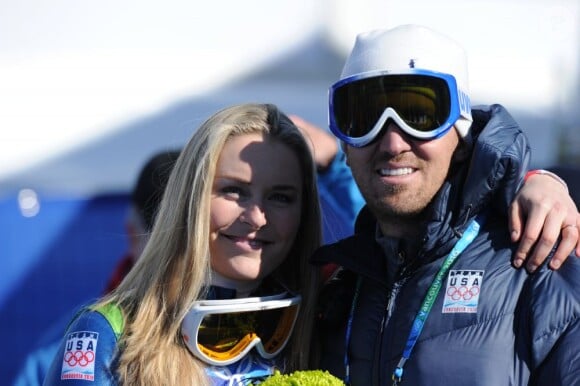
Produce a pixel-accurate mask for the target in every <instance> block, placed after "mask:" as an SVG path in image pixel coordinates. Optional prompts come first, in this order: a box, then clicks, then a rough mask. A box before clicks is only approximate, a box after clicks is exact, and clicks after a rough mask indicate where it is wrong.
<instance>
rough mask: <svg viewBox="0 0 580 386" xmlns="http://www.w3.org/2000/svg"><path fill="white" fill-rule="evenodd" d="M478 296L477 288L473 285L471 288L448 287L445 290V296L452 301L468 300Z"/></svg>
mask: <svg viewBox="0 0 580 386" xmlns="http://www.w3.org/2000/svg"><path fill="white" fill-rule="evenodd" d="M477 295H479V286H478V285H474V286H471V287H469V288H468V287H466V286H461V287H455V286H452V287H448V288H447V296H449V297H450V298H451V299H453V300H460V299H463V300H470V299H472V298H474V297H475V296H477Z"/></svg>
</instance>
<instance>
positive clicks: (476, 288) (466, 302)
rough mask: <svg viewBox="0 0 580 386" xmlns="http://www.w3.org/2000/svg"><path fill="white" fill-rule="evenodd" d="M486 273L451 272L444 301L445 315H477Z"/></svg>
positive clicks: (475, 271) (476, 271) (477, 271)
mask: <svg viewBox="0 0 580 386" xmlns="http://www.w3.org/2000/svg"><path fill="white" fill-rule="evenodd" d="M483 273H484V271H479V270H473V271H468V270H451V271H449V275H448V276H447V288H445V298H444V300H443V311H442V312H443V313H444V314H449V313H476V312H477V304H478V303H479V292H480V289H481V283H482V282H483Z"/></svg>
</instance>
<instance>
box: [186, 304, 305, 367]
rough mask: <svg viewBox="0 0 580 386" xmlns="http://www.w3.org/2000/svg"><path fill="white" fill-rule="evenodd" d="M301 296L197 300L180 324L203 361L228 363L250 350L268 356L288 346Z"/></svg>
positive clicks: (217, 364) (194, 350)
mask: <svg viewBox="0 0 580 386" xmlns="http://www.w3.org/2000/svg"><path fill="white" fill-rule="evenodd" d="M300 301H301V297H300V296H299V295H297V296H291V295H289V294H287V293H283V294H279V295H274V296H265V297H253V298H241V299H226V300H202V301H196V302H195V303H194V304H193V306H192V307H191V310H190V311H189V312H188V314H187V315H186V316H185V319H184V320H183V322H182V324H181V335H182V336H183V339H184V341H185V343H186V345H187V347H188V348H189V351H191V353H192V354H193V355H195V356H196V357H197V358H199V359H201V360H202V361H204V362H206V363H208V364H210V365H216V366H225V365H228V364H230V363H234V362H236V361H238V360H240V359H242V358H243V357H244V356H245V355H246V354H247V353H248V352H249V351H250V350H251V349H253V348H255V349H256V351H257V352H258V353H259V354H260V355H261V356H262V357H263V358H265V359H271V358H274V357H276V356H277V355H278V354H279V353H280V352H281V351H282V350H283V349H284V347H285V346H286V344H287V343H288V340H289V339H290V336H291V335H292V330H293V328H294V324H295V323H296V318H297V316H298V310H299V308H300Z"/></svg>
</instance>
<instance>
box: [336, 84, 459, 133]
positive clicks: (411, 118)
mask: <svg viewBox="0 0 580 386" xmlns="http://www.w3.org/2000/svg"><path fill="white" fill-rule="evenodd" d="M331 103H332V111H331V114H333V117H334V125H335V129H338V130H339V131H340V132H341V133H342V134H343V135H345V136H347V137H351V138H359V137H362V136H364V135H365V134H367V133H368V132H369V131H370V130H371V129H372V128H373V126H374V125H375V124H376V123H377V121H378V120H379V118H380V117H381V115H382V114H383V112H384V111H385V109H386V108H387V107H391V108H392V109H394V110H395V111H396V113H397V114H398V115H399V117H400V118H401V119H402V120H403V121H404V122H405V123H406V124H407V125H408V126H410V127H411V128H413V129H415V130H418V131H421V132H426V133H427V132H431V131H433V132H436V131H437V129H438V128H440V127H441V126H442V125H443V124H445V122H446V121H447V119H448V118H449V115H450V113H451V97H450V92H449V86H448V85H447V82H446V81H445V80H444V79H441V78H437V77H433V76H427V75H421V76H417V75H386V76H377V77H371V78H366V79H360V80H356V81H353V82H350V83H346V84H344V85H341V86H339V87H338V88H336V89H335V90H334V92H333V94H332V101H331Z"/></svg>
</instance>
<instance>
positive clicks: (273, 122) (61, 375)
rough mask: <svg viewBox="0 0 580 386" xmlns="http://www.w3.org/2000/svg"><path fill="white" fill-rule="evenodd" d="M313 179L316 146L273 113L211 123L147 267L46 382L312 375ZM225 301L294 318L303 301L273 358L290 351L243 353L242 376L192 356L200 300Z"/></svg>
mask: <svg viewBox="0 0 580 386" xmlns="http://www.w3.org/2000/svg"><path fill="white" fill-rule="evenodd" d="M315 177H316V170H315V166H314V162H313V159H312V156H311V154H310V150H309V147H308V144H307V143H306V141H305V140H304V137H303V136H302V135H301V133H300V131H299V130H298V129H297V127H296V126H295V125H294V124H293V123H292V122H291V121H290V119H289V118H288V117H286V116H285V115H283V114H281V113H280V112H279V111H278V109H277V108H276V107H274V106H272V105H257V104H248V105H241V106H234V107H231V108H227V109H225V110H222V111H220V112H218V113H216V114H215V115H214V116H212V117H211V118H209V119H208V120H207V121H206V122H205V123H204V124H203V125H202V126H201V127H200V128H199V129H198V130H197V131H196V132H195V134H194V135H193V136H192V137H191V139H190V141H189V142H188V144H187V145H186V146H185V148H184V149H183V151H182V154H181V156H180V157H179V159H178V160H177V163H176V165H175V167H174V170H173V172H172V174H171V176H170V179H169V182H168V186H167V190H166V192H165V195H164V198H163V200H162V202H161V206H160V209H159V213H158V215H157V218H156V223H155V225H154V227H153V230H152V233H151V237H150V240H149V242H148V244H147V246H146V247H145V250H144V252H143V254H142V257H141V258H140V259H139V260H138V262H137V264H136V265H135V267H134V268H133V270H132V271H131V272H130V273H129V274H128V276H127V277H126V278H125V280H124V281H123V282H122V283H121V284H120V285H119V287H118V288H117V289H116V290H115V291H114V292H113V293H112V294H111V295H110V296H107V297H105V298H104V299H102V300H101V301H100V302H99V303H98V304H96V305H95V306H93V307H91V310H88V311H86V312H85V313H83V314H82V315H79V316H78V317H77V318H76V320H75V321H73V323H72V324H71V326H70V327H69V329H68V331H67V334H66V336H65V339H64V342H63V344H62V345H61V349H60V351H59V352H58V353H57V356H56V359H55V361H54V363H53V365H52V369H51V371H50V372H49V375H48V378H47V381H46V382H47V383H48V384H57V383H59V382H60V380H61V379H73V378H76V379H78V378H84V379H89V380H94V381H96V383H97V384H116V383H120V384H125V385H126V384H135V385H145V384H147V385H184V384H187V385H204V384H210V380H213V381H215V383H218V382H219V381H220V380H221V379H222V378H228V379H227V380H225V381H224V384H227V382H230V381H231V380H240V383H242V382H244V381H243V379H244V377H245V375H244V373H251V374H256V376H257V377H263V376H265V375H268V374H271V373H272V372H273V369H274V367H277V368H280V369H282V370H284V371H291V370H294V369H299V368H306V367H307V365H308V352H307V350H305V347H307V343H305V342H309V341H310V335H311V331H312V323H311V322H312V321H313V320H314V316H313V304H314V302H315V297H316V294H317V284H318V282H319V279H318V276H317V272H316V270H315V269H314V268H313V267H311V266H310V265H309V264H308V257H309V256H310V255H311V254H312V253H313V251H314V250H315V248H317V247H318V246H319V244H320V240H321V230H320V213H319V205H318V192H317V188H316V182H315V181H316V180H315ZM210 256H211V257H210ZM227 292H229V296H226V297H235V298H243V297H247V296H249V297H252V298H253V299H254V300H256V299H264V297H265V299H264V300H265V301H266V302H270V303H271V304H274V306H275V305H276V302H278V303H280V304H279V305H280V308H279V310H283V309H286V308H288V309H290V308H296V306H297V303H296V299H297V296H296V295H300V297H301V299H300V302H299V307H300V312H299V313H298V317H297V319H296V321H295V324H294V329H293V330H294V334H293V336H292V338H291V339H290V340H289V341H288V343H287V344H286V346H285V347H274V348H273V350H275V351H279V350H280V349H281V348H283V350H282V351H279V353H278V352H276V354H277V355H276V357H274V358H262V356H261V355H258V354H256V355H253V354H252V355H245V356H244V358H245V359H246V362H245V363H244V365H243V366H241V365H240V362H242V361H241V360H237V359H238V358H236V357H234V358H233V359H236V362H234V363H233V364H232V363H228V362H230V359H231V358H226V359H224V358H223V355H226V354H223V352H222V353H218V356H219V354H222V357H220V358H217V359H216V358H213V359H212V358H204V357H203V356H204V354H203V353H198V352H195V353H194V352H192V350H193V351H195V350H196V347H197V345H196V344H190V345H189V346H188V344H187V343H186V342H185V340H184V335H185V336H187V339H189V340H190V342H191V340H193V339H196V337H195V336H193V335H192V334H190V333H187V332H184V331H182V330H183V328H182V327H183V326H182V322H183V321H184V319H186V317H187V316H188V313H189V312H190V309H192V305H193V304H194V303H195V302H196V301H198V300H200V299H206V298H208V296H209V297H213V298H214V299H215V298H220V297H223V296H224V295H223V294H224V293H227ZM283 294H286V295H287V296H286V295H284V296H283V297H282V295H283ZM260 302H261V300H257V303H258V307H259V304H260ZM284 302H286V303H287V304H286V303H284ZM234 303H235V302H234ZM243 303H245V302H243ZM243 303H242V304H243ZM274 310H278V309H274ZM292 323H293V321H291V322H290V324H292ZM197 327H199V326H197ZM274 327H275V326H274ZM291 327H292V326H290V328H288V329H289V330H291ZM193 328H196V327H193ZM285 333H286V334H287V335H289V333H290V331H285ZM263 344H264V345H266V344H267V342H263ZM190 346H191V347H190ZM267 349H268V348H266V350H267ZM257 351H258V350H252V353H254V352H257ZM95 354H96V355H95ZM192 354H194V355H192ZM195 354H197V356H196V355H195ZM269 354H271V352H268V353H266V356H269ZM231 355H234V354H231ZM95 356H96V358H94V357H95ZM249 357H255V360H254V359H252V360H247V358H249ZM208 361H209V362H212V363H208ZM222 363H227V364H224V365H222ZM82 365H85V366H82ZM220 370H221V371H220ZM242 371H243V373H240V372H242ZM249 378H253V375H250V376H249ZM66 384H71V383H66ZM234 384H237V383H234ZM242 384H243V383H242Z"/></svg>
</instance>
